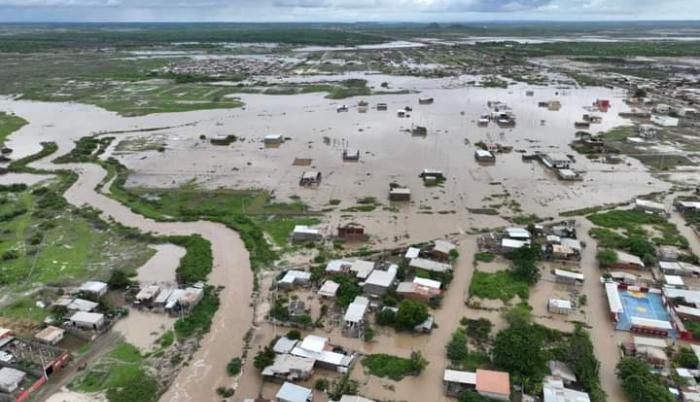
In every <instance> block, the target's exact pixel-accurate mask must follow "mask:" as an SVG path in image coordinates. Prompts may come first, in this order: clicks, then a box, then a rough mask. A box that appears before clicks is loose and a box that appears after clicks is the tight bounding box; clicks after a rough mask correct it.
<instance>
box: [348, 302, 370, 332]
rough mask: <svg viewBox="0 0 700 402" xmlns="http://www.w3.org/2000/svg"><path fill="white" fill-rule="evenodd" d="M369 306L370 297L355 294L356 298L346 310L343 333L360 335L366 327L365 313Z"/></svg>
mask: <svg viewBox="0 0 700 402" xmlns="http://www.w3.org/2000/svg"><path fill="white" fill-rule="evenodd" d="M368 308H369V299H368V298H366V297H363V296H355V300H353V302H352V303H350V305H349V306H348V308H347V310H345V316H344V317H343V334H344V335H346V336H355V337H356V336H360V335H361V334H362V331H363V330H364V327H365V315H366V314H367V309H368Z"/></svg>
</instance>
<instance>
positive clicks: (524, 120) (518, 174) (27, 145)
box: [0, 77, 668, 401]
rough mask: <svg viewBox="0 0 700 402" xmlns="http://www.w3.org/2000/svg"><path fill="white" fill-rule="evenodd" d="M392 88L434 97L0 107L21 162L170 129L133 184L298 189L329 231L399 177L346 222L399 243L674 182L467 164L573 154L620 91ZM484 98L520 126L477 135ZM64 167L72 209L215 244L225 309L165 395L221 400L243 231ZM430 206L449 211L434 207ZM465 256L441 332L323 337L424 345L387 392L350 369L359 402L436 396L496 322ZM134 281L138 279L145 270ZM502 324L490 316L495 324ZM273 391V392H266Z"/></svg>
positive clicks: (231, 347)
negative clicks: (479, 325) (123, 107)
mask: <svg viewBox="0 0 700 402" xmlns="http://www.w3.org/2000/svg"><path fill="white" fill-rule="evenodd" d="M375 79H377V80H382V79H384V78H383V77H377V78H375ZM402 84H403V85H404V86H405V87H406V88H408V89H414V90H420V91H422V92H423V94H422V95H421V96H433V97H434V98H435V99H436V101H435V104H433V105H418V101H417V99H418V95H417V94H408V95H392V96H376V97H371V98H367V99H368V100H370V101H371V103H372V104H374V103H376V102H386V103H388V104H389V111H387V112H378V111H376V110H373V109H370V110H369V111H368V112H367V113H358V112H357V110H355V109H351V110H350V111H349V112H347V113H340V114H339V113H336V110H335V109H336V106H338V105H339V104H341V103H346V104H348V105H353V104H355V103H356V102H357V101H358V100H359V99H360V98H355V99H347V100H343V101H332V100H328V99H324V98H323V96H322V95H317V94H308V95H300V96H292V97H286V96H279V97H274V96H261V95H249V96H248V95H246V96H243V99H244V101H245V102H246V104H247V106H246V108H245V109H237V110H209V111H197V112H186V113H173V114H160V115H149V116H143V117H136V118H123V117H120V116H118V115H116V114H114V113H111V112H107V111H104V110H102V109H99V108H97V107H92V106H86V105H80V104H62V103H37V102H25V101H14V100H0V110H5V111H12V112H15V113H17V114H18V115H20V116H22V117H24V118H26V119H27V120H28V121H29V122H30V124H29V125H27V126H25V127H23V128H22V129H21V130H19V131H18V132H17V133H15V134H13V135H12V136H11V138H10V139H9V141H8V146H10V147H12V148H13V149H14V153H13V156H14V157H15V158H19V157H22V156H25V155H29V154H32V153H35V152H37V151H39V150H40V145H39V142H41V141H55V142H56V143H57V144H58V145H59V149H60V151H59V154H61V153H65V152H67V151H68V150H69V149H70V148H71V147H72V146H73V142H74V141H75V140H77V139H78V138H80V137H82V136H85V135H89V134H97V133H102V132H113V131H136V133H129V136H130V137H133V136H134V135H137V136H138V135H143V136H149V135H152V134H151V133H150V132H143V133H138V130H144V129H147V128H154V127H166V126H167V127H174V128H171V129H164V130H160V131H156V132H155V133H157V134H158V135H165V137H166V138H167V140H166V142H167V150H166V151H165V152H163V153H159V152H152V151H150V152H138V153H133V154H126V155H119V156H118V158H119V159H120V160H121V161H122V162H123V163H125V164H126V165H127V166H129V168H130V169H132V170H133V171H134V172H135V174H134V175H133V176H132V177H131V178H130V181H129V183H128V184H129V185H143V186H157V187H162V186H175V185H178V184H181V183H184V182H187V181H189V180H191V179H193V178H194V179H196V180H197V182H198V183H200V184H201V185H203V186H206V187H212V188H213V187H218V186H225V187H230V188H251V187H257V188H265V189H269V190H271V191H273V192H274V194H275V195H276V196H277V197H278V198H279V199H287V198H289V197H290V196H291V195H299V196H300V197H301V198H302V200H303V201H304V202H306V203H308V204H310V205H311V206H312V207H315V208H320V207H323V206H326V205H327V203H328V201H329V200H330V199H332V198H337V199H340V200H341V207H339V208H338V209H336V210H335V211H332V212H330V213H328V214H327V216H326V217H325V218H324V223H323V227H324V228H325V229H326V230H327V231H331V230H332V229H333V228H334V227H335V226H336V225H337V224H338V223H341V222H344V221H347V220H348V219H349V218H347V217H346V216H345V215H346V214H347V213H344V212H342V211H340V210H339V209H340V208H344V207H348V206H352V205H354V204H355V202H356V199H357V198H359V197H365V196H374V197H376V198H377V199H378V200H379V201H380V202H382V203H384V204H385V205H386V206H389V205H390V204H389V203H388V202H387V201H386V200H385V199H386V193H387V188H388V184H389V183H390V182H398V183H401V184H404V185H407V186H409V187H410V188H411V189H412V191H413V201H412V202H411V203H408V204H391V207H392V208H391V209H389V210H387V209H384V208H383V207H379V208H378V209H377V210H376V211H374V212H372V213H367V214H355V215H354V217H353V218H350V219H352V220H355V221H357V222H360V223H362V224H363V225H365V227H366V228H367V232H368V233H370V234H371V236H372V242H373V244H375V245H378V244H381V245H387V246H388V245H397V244H408V243H411V242H417V241H426V240H431V239H434V238H437V237H442V236H444V235H445V234H447V233H457V234H464V233H465V232H467V231H469V230H470V229H472V228H474V227H493V226H499V225H503V224H505V223H504V221H503V220H502V219H500V218H499V217H498V216H486V215H475V214H471V213H469V212H468V211H467V208H480V207H483V206H484V204H486V203H487V202H485V201H483V198H484V197H487V196H489V195H493V194H496V193H502V192H503V191H504V190H507V191H509V193H510V194H511V198H513V199H516V200H517V201H518V202H519V203H520V204H521V206H522V208H523V209H524V211H525V212H527V213H537V214H539V215H542V216H551V215H554V214H555V213H556V212H557V211H561V210H567V209H575V208H581V207H586V206H593V205H600V204H603V203H608V202H619V201H625V200H628V199H630V198H631V197H633V196H634V195H635V194H642V193H648V192H651V191H658V190H663V189H666V188H668V184H666V183H663V182H661V181H659V180H656V179H654V178H652V177H651V175H649V174H648V173H647V172H646V170H645V169H644V168H643V167H641V166H640V165H639V164H638V163H637V162H636V161H631V162H630V164H629V165H617V166H609V165H602V164H598V163H594V162H590V161H588V160H587V159H585V158H584V157H582V156H577V163H576V167H577V168H578V169H583V170H586V171H587V172H588V173H587V175H586V179H585V180H584V181H583V182H576V183H564V182H560V181H558V180H557V179H556V178H555V177H554V176H553V175H552V174H551V172H549V171H547V170H545V169H543V168H542V167H541V166H540V165H538V164H534V163H524V162H522V161H521V158H520V154H519V153H516V152H513V153H511V154H501V155H498V157H497V161H496V163H495V164H494V165H491V166H482V165H479V164H477V163H476V162H475V161H474V158H473V152H474V147H473V146H471V145H470V146H467V145H465V139H468V140H469V141H470V143H471V144H473V143H475V142H477V141H479V140H483V141H487V142H500V143H504V144H508V145H512V146H513V147H514V148H515V149H524V150H527V151H528V152H532V151H536V150H540V151H548V150H552V151H558V152H566V153H572V152H571V151H570V150H569V148H568V145H567V144H568V143H569V142H570V141H571V140H572V139H573V137H574V132H575V131H576V130H575V129H574V128H573V121H575V120H580V116H581V115H582V114H583V113H585V112H586V111H585V110H584V109H583V107H584V106H588V105H590V104H591V103H592V102H593V101H594V100H595V99H596V98H597V97H600V98H609V99H611V101H612V104H613V108H612V109H611V111H610V112H608V113H607V114H602V115H603V117H604V120H603V124H602V125H600V127H596V129H597V130H594V131H598V130H605V129H608V128H611V127H614V126H617V125H620V124H624V123H626V120H624V119H621V118H619V117H617V115H616V113H617V112H619V111H623V110H625V108H626V106H625V105H624V103H623V102H622V98H623V95H624V94H623V93H622V92H619V91H611V90H608V89H601V88H589V89H576V90H573V89H572V90H567V91H563V92H562V90H557V89H556V88H545V87H534V88H532V89H534V91H535V96H534V97H527V96H526V95H525V88H531V87H525V86H521V85H519V86H514V87H511V88H509V89H506V90H500V89H484V88H460V87H459V85H460V83H459V82H457V81H455V80H419V79H410V80H409V79H405V78H404V79H402ZM556 92H559V94H557V93H556ZM550 99H559V100H560V101H561V102H562V109H561V110H560V111H557V112H553V111H548V110H546V109H542V108H538V107H537V104H536V103H537V101H544V100H550ZM487 100H500V101H505V102H507V103H508V104H509V105H510V106H511V107H512V108H513V111H514V112H515V114H516V115H517V117H518V124H517V125H516V127H515V128H512V129H501V128H497V127H494V126H489V127H486V128H483V127H477V125H476V123H475V120H476V119H477V118H478V116H479V115H480V114H481V113H484V112H486V111H487V109H486V101H487ZM404 106H413V107H414V112H413V113H412V117H411V118H408V119H399V118H397V117H396V114H395V112H394V111H395V109H398V108H399V107H404ZM462 112H464V114H462ZM541 120H545V124H544V125H541V123H540V122H541ZM412 124H421V125H426V126H428V131H429V133H428V135H427V136H426V137H412V136H411V135H410V134H408V133H406V132H405V131H404V130H406V129H409V128H410V127H411V125H412ZM231 133H234V134H237V135H239V136H241V137H244V140H242V141H239V142H237V143H234V144H233V145H232V146H230V147H216V146H212V145H210V144H209V143H208V142H207V141H201V140H199V136H200V135H201V134H205V135H206V136H208V137H211V136H214V135H221V134H231ZM268 133H281V134H283V135H285V136H288V137H291V138H292V140H291V141H289V142H286V143H284V144H282V145H281V146H280V147H279V148H275V149H269V148H268V149H265V148H264V147H263V146H262V143H261V140H262V137H263V136H264V135H265V134H268ZM115 135H117V136H119V134H115ZM323 137H329V141H328V145H324V141H323ZM345 147H353V148H359V149H360V150H361V153H362V154H361V158H360V162H359V163H343V162H342V159H341V156H340V154H341V152H342V149H343V148H345ZM53 157H55V155H54V156H51V157H50V158H47V159H46V160H42V161H38V162H36V163H35V164H34V166H36V167H44V168H48V169H56V168H57V166H56V165H53V164H52V163H50V161H49V160H50V159H53ZM297 157H298V158H311V159H312V166H311V167H310V168H307V167H293V166H292V162H293V161H294V158H297ZM60 167H61V168H69V169H73V170H75V171H76V172H78V173H79V179H78V181H77V182H76V183H75V184H74V185H73V186H72V187H71V188H70V189H69V190H68V191H67V192H66V198H67V199H68V201H69V202H71V203H72V204H74V205H78V206H80V205H85V204H87V205H90V206H93V207H95V208H97V209H99V210H100V211H102V212H103V214H104V215H105V216H110V217H113V218H114V219H115V220H117V221H118V222H120V223H122V224H125V225H127V226H130V227H136V228H138V229H140V230H143V231H153V232H154V233H158V234H165V235H180V234H191V233H199V234H201V235H202V236H204V237H205V238H207V239H208V240H210V241H211V242H212V246H213V252H214V270H213V272H212V274H211V276H210V282H211V283H212V284H214V285H221V286H224V290H223V291H222V294H221V302H222V304H221V308H220V309H219V312H218V313H217V315H216V317H215V319H214V325H213V327H212V330H211V332H210V333H209V334H208V335H207V336H205V337H204V339H203V340H202V344H201V347H200V349H199V350H198V351H197V353H196V354H195V356H194V358H193V360H192V361H191V362H190V364H189V365H188V366H187V367H185V368H184V369H183V370H182V371H181V372H180V373H179V375H178V376H177V378H176V380H175V383H174V384H173V386H172V387H171V389H170V390H169V391H168V392H167V393H166V394H165V395H164V396H163V397H162V399H161V400H163V401H189V400H212V401H214V400H218V399H219V398H217V397H216V395H215V393H214V389H215V388H216V387H218V386H221V385H226V386H229V385H232V383H233V381H234V380H233V379H231V378H229V377H228V376H227V375H226V371H225V365H226V363H227V362H228V361H229V360H230V359H231V358H232V357H234V356H238V355H240V351H241V349H242V347H243V336H244V334H245V332H246V331H247V330H248V328H249V326H250V323H251V322H252V319H253V311H252V308H251V307H250V295H251V291H252V283H253V277H252V273H251V271H250V267H249V261H248V254H247V251H246V250H245V248H244V246H243V244H242V242H241V240H240V238H239V236H238V235H237V234H236V233H235V232H233V231H231V230H229V229H228V228H226V227H225V226H223V225H219V224H215V223H211V222H204V221H200V222H187V223H175V222H155V221H152V220H149V219H145V218H144V217H142V216H139V215H137V214H134V213H133V212H131V211H130V210H129V209H128V208H126V207H125V206H123V205H121V204H119V203H118V202H116V201H114V200H112V199H110V198H109V197H107V196H105V195H103V194H100V193H98V192H96V191H95V187H96V186H97V184H98V183H99V182H100V181H101V180H102V179H103V178H104V176H105V171H104V170H103V169H101V168H100V167H99V166H96V165H91V164H73V165H61V166H60ZM424 168H435V169H441V170H443V171H444V172H445V173H446V175H447V181H446V183H445V184H444V185H443V187H433V188H427V187H424V186H423V185H422V183H421V181H420V179H419V178H418V173H419V172H420V171H421V170H422V169H424ZM306 169H316V170H320V171H322V172H323V174H324V179H323V182H322V184H321V186H320V187H319V188H316V189H300V188H299V187H298V178H299V175H300V174H301V173H302V172H303V171H304V170H306ZM12 176H13V175H8V176H6V177H7V178H11V177H12ZM20 179H21V178H20ZM494 183H498V184H494ZM496 202H497V201H496ZM426 211H431V212H432V213H426ZM439 211H447V213H444V214H439V213H438V212H439ZM460 247H461V251H462V252H463V254H462V255H463V256H464V257H463V258H462V262H460V264H459V267H458V268H457V270H456V273H455V274H456V277H455V281H454V282H453V284H452V286H451V288H450V291H449V292H447V295H446V297H445V301H444V307H443V308H442V309H441V310H438V311H437V312H436V314H437V318H438V322H439V323H440V328H438V329H437V330H436V332H435V333H433V335H432V336H424V337H414V336H406V335H390V336H389V335H382V334H380V335H379V336H378V341H377V342H376V343H371V344H367V345H365V344H362V343H360V342H357V341H353V340H347V339H346V338H342V337H340V336H333V341H337V342H338V343H340V344H342V345H346V344H347V345H348V346H352V347H355V348H357V349H358V350H362V351H365V352H386V353H394V352H395V354H397V355H403V356H407V355H408V354H409V353H410V351H411V350H421V351H422V352H423V353H424V354H425V355H426V356H428V358H429V360H430V361H431V364H430V365H429V367H428V369H427V371H426V372H425V373H424V375H422V376H420V377H418V378H410V379H407V380H404V381H402V382H401V383H398V384H395V385H396V390H395V391H392V390H390V388H389V387H385V386H383V385H382V384H386V383H387V382H386V381H384V380H377V379H374V378H369V377H366V376H364V374H362V369H361V367H356V368H355V370H354V371H353V376H354V377H356V378H358V379H359V380H360V381H361V382H362V383H363V384H364V385H363V391H367V394H368V396H371V397H374V398H381V399H394V400H395V399H405V400H417V399H416V397H417V396H420V397H421V399H420V400H441V399H439V398H443V397H442V394H441V393H439V389H438V388H439V384H440V383H441V375H442V369H443V368H444V362H445V360H444V345H445V343H446V342H447V340H448V339H449V336H450V334H451V333H452V331H453V330H454V328H456V325H457V324H458V318H459V317H461V316H463V315H470V316H472V314H473V315H474V316H476V315H480V316H487V317H489V318H492V319H494V320H498V317H499V313H498V312H493V313H487V312H478V311H473V310H471V309H467V308H466V307H465V306H464V298H465V295H466V293H465V292H466V289H467V288H468V284H469V282H470V280H471V273H472V272H473V267H471V254H473V252H474V247H475V245H474V244H473V238H471V237H465V238H464V240H463V241H462V245H461V246H460ZM589 254H590V255H588V256H587V257H584V260H583V261H582V264H581V266H582V269H583V270H584V272H585V271H586V270H591V269H594V268H595V261H594V252H593V251H590V253H589ZM171 257H172V256H169V258H171ZM172 258H174V257H172ZM163 266H165V265H163ZM154 274H155V273H154ZM143 275H146V272H145V271H144V272H143ZM155 275H156V278H155V279H158V280H160V279H161V278H164V277H165V276H167V275H168V274H167V273H164V272H159V273H157V274H155ZM161 275H162V276H161ZM151 279H154V278H153V277H151ZM591 279H593V278H591ZM584 293H586V294H588V295H589V297H588V300H589V304H590V305H589V307H588V310H590V311H591V313H590V314H589V315H587V321H588V322H589V323H590V324H591V326H592V327H593V329H592V334H593V338H594V339H593V340H594V345H595V346H596V352H597V355H598V357H599V358H600V359H601V360H602V366H601V374H602V375H601V377H602V380H603V386H604V389H605V390H606V392H608V394H609V395H610V397H611V399H610V400H616V401H617V400H624V399H620V398H622V397H621V396H620V395H621V394H620V393H619V385H618V384H617V381H616V380H615V378H614V364H615V361H616V359H613V360H609V359H610V358H611V357H610V356H616V354H615V353H616V349H615V343H614V342H613V341H614V340H615V339H616V338H617V337H618V336H622V335H619V334H617V333H615V332H614V331H612V330H611V324H610V323H609V320H607V306H606V305H605V304H604V303H605V297H604V294H603V292H602V287H600V285H599V284H597V283H596V281H595V279H593V280H587V281H586V285H584ZM499 325H501V324H500V323H497V327H498V326H499ZM147 332H148V331H147ZM273 335H274V330H273V329H270V328H268V327H267V326H265V325H260V326H259V327H258V329H257V331H256V333H255V336H254V341H253V345H254V346H253V347H254V348H257V347H259V346H260V345H261V344H264V343H265V342H267V341H269V339H271V337H272V336H273ZM139 336H144V335H143V334H140V335H139ZM254 350H255V349H254ZM260 386H261V384H260V380H259V376H258V375H257V374H256V373H255V372H254V370H252V367H251V364H250V362H248V364H247V365H246V370H245V371H244V373H243V375H242V378H241V383H240V388H239V393H238V394H237V396H236V399H239V398H240V399H242V398H243V397H245V396H251V395H256V394H257V393H258V390H259V389H260ZM268 388H270V387H265V388H264V389H263V393H264V394H265V396H268V397H270V396H273V395H274V392H273V390H268ZM270 392H272V395H268V393H270ZM438 393H439V394H440V395H437V394H438ZM618 397H620V398H618ZM435 398H438V399H435Z"/></svg>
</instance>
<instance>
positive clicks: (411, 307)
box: [396, 299, 429, 330]
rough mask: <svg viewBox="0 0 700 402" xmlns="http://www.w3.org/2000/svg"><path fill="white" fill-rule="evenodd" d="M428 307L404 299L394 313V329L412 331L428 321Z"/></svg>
mask: <svg viewBox="0 0 700 402" xmlns="http://www.w3.org/2000/svg"><path fill="white" fill-rule="evenodd" d="M428 316H429V314H428V307H427V306H426V305H425V304H423V303H421V302H420V301H417V300H411V299H404V300H402V301H401V303H399V311H397V312H396V327H397V328H400V329H403V330H413V328H414V327H415V326H416V325H420V324H422V323H423V322H425V320H427V319H428Z"/></svg>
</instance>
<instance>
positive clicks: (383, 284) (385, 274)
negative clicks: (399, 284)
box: [362, 264, 399, 297]
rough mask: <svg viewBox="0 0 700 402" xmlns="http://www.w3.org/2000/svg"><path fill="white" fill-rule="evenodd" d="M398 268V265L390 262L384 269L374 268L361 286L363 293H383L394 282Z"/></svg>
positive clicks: (378, 294)
mask: <svg viewBox="0 0 700 402" xmlns="http://www.w3.org/2000/svg"><path fill="white" fill-rule="evenodd" d="M398 270H399V266H398V265H395V264H392V265H390V266H389V267H388V268H387V269H386V270H380V269H375V270H374V271H372V273H371V274H369V276H368V277H367V279H366V280H365V282H364V285H363V286H362V289H363V290H364V293H365V294H366V295H369V296H375V297H380V296H382V295H384V294H385V293H386V292H387V291H388V290H389V288H391V286H392V285H393V284H394V281H395V280H396V274H397V273H398Z"/></svg>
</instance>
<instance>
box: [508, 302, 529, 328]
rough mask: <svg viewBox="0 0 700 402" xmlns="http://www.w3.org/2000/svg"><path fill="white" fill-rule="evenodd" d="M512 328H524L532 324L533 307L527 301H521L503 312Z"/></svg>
mask: <svg viewBox="0 0 700 402" xmlns="http://www.w3.org/2000/svg"><path fill="white" fill-rule="evenodd" d="M503 318H505V319H506V321H507V322H508V325H509V326H510V327H511V328H516V327H517V328H523V327H528V326H529V325H530V324H532V307H530V306H529V305H528V304H527V303H520V304H518V305H516V306H513V307H512V308H511V309H510V310H508V311H506V312H505V313H504V314H503Z"/></svg>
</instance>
